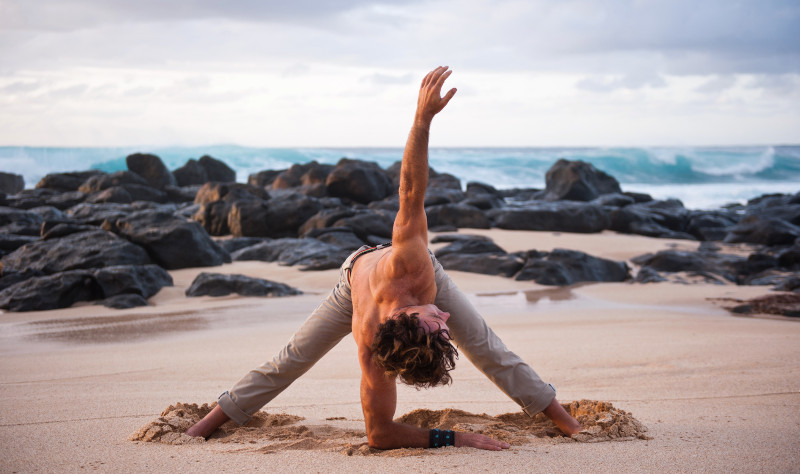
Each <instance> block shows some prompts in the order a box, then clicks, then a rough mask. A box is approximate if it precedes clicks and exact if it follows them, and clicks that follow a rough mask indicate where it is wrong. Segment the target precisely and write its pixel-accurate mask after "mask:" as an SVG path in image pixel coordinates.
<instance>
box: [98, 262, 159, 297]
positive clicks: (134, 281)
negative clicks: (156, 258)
mask: <svg viewBox="0 0 800 474" xmlns="http://www.w3.org/2000/svg"><path fill="white" fill-rule="evenodd" d="M94 278H95V280H97V284H98V285H99V286H100V289H101V290H103V296H104V297H105V298H110V297H113V296H118V295H123V294H136V295H139V296H141V297H143V298H144V299H147V298H150V297H151V296H153V295H155V294H156V293H158V292H159V290H161V288H163V287H165V286H172V277H171V276H170V274H169V273H167V271H166V270H164V269H163V268H161V267H159V266H158V265H116V266H108V267H104V268H100V269H98V270H95V271H94Z"/></svg>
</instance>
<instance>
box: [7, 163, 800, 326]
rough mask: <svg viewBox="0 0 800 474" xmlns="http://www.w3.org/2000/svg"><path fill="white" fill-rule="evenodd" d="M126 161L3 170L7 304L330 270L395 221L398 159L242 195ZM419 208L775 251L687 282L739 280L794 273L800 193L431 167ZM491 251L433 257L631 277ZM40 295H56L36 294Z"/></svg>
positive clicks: (517, 223) (498, 269)
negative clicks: (635, 186)
mask: <svg viewBox="0 0 800 474" xmlns="http://www.w3.org/2000/svg"><path fill="white" fill-rule="evenodd" d="M126 163H127V168H128V169H127V170H126V171H119V172H116V173H104V172H101V171H97V170H90V171H79V172H70V173H54V174H50V175H47V176H45V177H44V178H42V180H41V181H40V182H39V183H38V184H37V185H36V188H35V189H23V188H24V183H22V181H21V177H18V176H15V175H9V174H8V173H0V254H2V255H3V256H2V274H1V275H0V308H5V309H11V310H16V311H23V310H30V309H49V308H60V307H66V306H70V305H72V304H73V303H75V302H77V301H85V300H102V301H103V302H104V303H105V304H108V305H109V306H113V307H122V306H125V305H129V306H130V305H135V304H144V302H145V301H144V300H145V299H146V298H147V297H149V296H150V295H152V294H153V293H154V292H155V291H158V288H155V286H157V285H159V284H160V285H162V286H163V285H168V284H171V283H170V281H169V280H168V279H167V278H164V274H163V273H159V274H158V275H160V276H157V275H156V273H157V272H159V271H163V270H164V269H167V270H169V269H178V268H187V267H209V266H216V265H221V264H222V263H226V262H230V261H232V260H262V261H268V262H279V263H281V264H283V265H299V266H300V267H301V269H304V270H320V269H330V268H336V267H338V266H339V265H340V264H341V262H342V261H343V260H344V259H345V258H346V256H347V255H348V254H349V253H350V252H352V251H353V250H355V249H357V248H358V247H360V246H361V245H364V244H377V243H381V242H386V241H388V240H390V239H391V234H392V225H393V222H394V218H395V215H396V213H397V210H398V209H399V200H398V195H397V188H398V183H399V174H400V163H399V162H397V163H395V164H394V165H392V166H390V167H388V168H386V169H384V168H381V167H380V166H379V165H377V164H376V163H372V162H365V161H360V160H354V159H347V158H343V159H342V160H340V161H339V162H338V163H337V164H336V165H328V164H320V163H317V162H310V163H306V164H297V165H293V166H292V167H290V168H288V169H283V170H266V171H261V172H259V173H255V174H252V175H250V177H249V179H248V182H247V183H237V182H236V181H235V179H236V174H235V172H234V171H233V170H231V169H230V168H229V167H228V166H227V165H226V164H225V163H223V162H221V161H219V160H216V159H214V158H212V157H209V156H204V157H202V158H200V159H199V160H189V161H188V162H187V163H186V164H185V165H184V166H182V167H181V168H178V169H176V170H173V171H170V170H169V169H167V167H166V166H165V165H164V164H163V162H162V161H161V160H160V159H159V158H158V157H157V156H155V155H148V154H134V155H130V156H128V157H127V159H126ZM425 210H426V213H427V218H428V225H429V228H430V229H431V230H434V231H453V230H457V229H460V228H490V227H497V228H503V229H519V230H542V231H563V232H599V231H602V230H613V231H617V232H624V233H635V234H641V235H647V236H652V237H668V238H682V239H692V240H701V241H708V242H713V241H722V242H728V243H735V242H747V243H751V244H757V245H760V246H762V247H763V248H764V249H766V250H764V251H761V252H760V253H759V255H765V256H766V257H762V256H759V257H753V262H752V264H749V263H748V264H741V263H737V264H735V265H734V264H730V263H722V262H721V260H725V259H726V258H727V257H724V258H723V257H719V255H717V256H714V257H712V256H710V255H712V254H713V253H712V252H708V251H703V252H698V253H697V255H696V258H698V259H705V260H707V261H709V262H711V263H710V264H709V265H712V264H713V265H716V266H717V267H715V270H714V271H713V272H711V271H708V270H691V271H707V272H710V273H714V274H715V275H716V274H718V275H720V276H721V278H723V279H725V280H727V281H734V282H736V283H741V284H763V283H754V282H763V281H765V280H764V279H765V278H766V279H770V278H772V280H771V281H777V280H778V279H780V278H782V277H784V276H785V273H787V272H796V267H795V265H796V264H795V263H793V262H794V260H792V258H794V257H792V255H796V254H797V252H798V250H797V247H798V244H797V243H796V242H797V241H798V238H800V227H798V226H800V193H798V194H795V195H767V196H762V197H760V198H757V199H754V200H751V201H750V202H748V204H747V205H745V206H728V207H726V208H723V209H719V210H714V211H697V210H688V209H685V208H684V207H683V205H682V203H681V202H680V201H677V200H663V201H660V200H654V199H652V197H650V196H648V195H645V194H638V193H629V192H622V190H621V189H620V186H619V183H618V182H617V181H616V179H614V178H613V177H611V176H609V175H607V174H606V173H603V172H602V171H599V170H597V169H596V168H594V167H593V166H592V165H591V164H588V163H584V162H580V161H567V160H559V161H558V162H556V163H555V164H554V165H553V167H552V168H551V169H550V170H549V171H548V173H547V176H546V187H545V189H534V188H527V189H511V190H499V189H496V188H495V187H493V186H491V185H488V184H484V183H477V182H470V183H467V185H466V187H465V189H462V185H461V182H460V181H459V180H458V179H457V178H456V177H454V176H452V175H449V174H446V173H437V172H436V171H435V170H433V169H431V170H430V178H429V186H428V189H427V193H426V197H425ZM490 244H491V242H488V243H487V242H486V241H475V240H474V239H473V240H472V241H466V240H458V239H455V240H454V241H453V242H452V243H451V245H450V246H448V247H445V248H443V249H440V250H439V252H438V254H439V257H440V260H441V261H442V263H443V265H444V266H445V268H448V269H458V270H465V271H478V272H482V273H491V274H499V275H504V276H507V277H514V278H516V279H518V280H533V281H537V282H539V283H542V284H553V285H565V284H570V283H574V282H578V281H622V280H625V279H628V278H630V271H629V268H628V267H627V266H626V265H625V263H624V262H611V261H608V260H603V259H598V258H596V257H592V256H589V255H586V254H582V253H580V252H574V251H570V250H554V251H552V252H549V253H544V252H538V251H536V250H530V251H528V252H522V253H519V252H517V253H512V254H509V253H506V252H505V251H503V250H502V249H500V248H499V247H497V246H494V247H492V245H493V244H491V245H490ZM448 248H449V250H448ZM656 257H658V256H655V257H654V258H655V260H654V261H658V258H656ZM662 257H663V256H662ZM715 259H716V260H715ZM654 261H650V260H647V259H645V258H644V257H642V259H641V260H640V261H637V262H638V263H639V264H640V265H642V268H643V270H642V271H640V272H639V273H638V275H637V279H638V281H654V280H657V279H658V278H661V277H662V276H661V273H663V272H669V271H671V270H665V269H663V267H661V266H659V265H658V264H655V263H653V262H654ZM748 261H749V259H748ZM787 262H789V263H787ZM767 264H772V265H773V266H772V267H767V266H765V265H767ZM692 265H694V264H692ZM731 265H733V266H731ZM110 267H113V268H128V269H129V270H125V271H127V272H129V273H131V274H136V275H139V274H143V273H146V271H152V272H154V273H153V275H151V276H150V277H148V279H147V281H148V282H151V283H152V282H156V283H152V284H150V283H148V284H147V285H145V284H142V285H140V286H139V287H137V288H138V289H135V288H134V287H135V286H136V285H128V284H122V285H119V288H116V289H115V288H109V285H108V283H107V281H106V280H107V277H106V276H98V271H99V270H100V269H105V268H110ZM692 268H694V267H692ZM718 268H721V269H723V270H724V271H723V270H719V271H720V272H722V273H718V272H717V269H718ZM756 268H757V269H758V270H757V271H756V270H754V269H756ZM156 269H158V270H156ZM125 271H123V270H120V273H124V272H125ZM769 271H772V272H773V273H772V274H768V273H764V272H769ZM70 272H72V273H70ZM715 272H717V273H715ZM104 275H105V274H104ZM648 275H649V276H648ZM167 277H168V275H167ZM784 279H785V278H784ZM159 288H160V287H159ZM40 293H48V295H49V296H48V298H44V297H42V298H37V297H36V296H35V295H36V294H40ZM32 295H33V296H32ZM131 295H133V296H131ZM137 296H138V298H137Z"/></svg>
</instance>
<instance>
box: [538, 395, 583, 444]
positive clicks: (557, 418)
mask: <svg viewBox="0 0 800 474" xmlns="http://www.w3.org/2000/svg"><path fill="white" fill-rule="evenodd" d="M544 414H545V415H547V417H548V418H550V419H551V420H553V423H555V424H556V426H557V427H558V429H560V430H561V431H562V432H563V433H564V434H565V435H567V436H570V435H574V434H577V433H578V432H580V430H581V429H582V428H581V424H580V423H578V420H576V419H575V418H573V417H572V415H570V414H569V413H567V410H565V409H564V407H562V406H561V404H560V403H558V400H556V399H555V398H554V399H553V401H552V402H550V405H548V406H547V408H545V409H544Z"/></svg>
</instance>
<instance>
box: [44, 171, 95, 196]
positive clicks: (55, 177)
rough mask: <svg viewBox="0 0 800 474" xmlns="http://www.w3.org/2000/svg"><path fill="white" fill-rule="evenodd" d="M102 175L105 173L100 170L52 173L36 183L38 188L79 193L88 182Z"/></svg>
mask: <svg viewBox="0 0 800 474" xmlns="http://www.w3.org/2000/svg"><path fill="white" fill-rule="evenodd" d="M102 174H105V173H104V172H102V171H100V170H89V171H71V172H67V173H51V174H48V175H46V176H45V177H44V178H42V179H40V180H39V182H38V183H36V187H37V188H47V189H53V190H55V191H60V192H70V191H77V190H78V188H80V187H81V185H82V184H83V183H85V182H86V180H88V179H89V178H91V177H93V176H98V175H102Z"/></svg>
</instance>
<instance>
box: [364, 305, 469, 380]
mask: <svg viewBox="0 0 800 474" xmlns="http://www.w3.org/2000/svg"><path fill="white" fill-rule="evenodd" d="M445 335H446V337H444V336H445ZM449 339H450V333H449V332H448V331H447V330H446V329H440V330H438V331H432V332H430V333H426V332H424V331H421V330H420V326H419V318H418V317H417V313H412V314H410V315H409V314H407V313H400V314H398V315H397V316H396V317H394V318H391V319H388V320H387V321H386V322H384V323H383V324H381V325H379V326H378V332H377V333H376V334H375V340H374V341H373V343H372V347H371V349H372V354H373V355H372V359H373V360H374V361H375V364H377V365H378V367H380V368H381V369H383V370H384V371H385V372H386V375H389V376H397V377H399V378H400V380H401V381H402V382H403V383H405V384H408V385H413V386H415V387H417V388H429V387H435V386H437V385H447V384H449V383H450V382H452V381H453V378H452V377H450V374H449V372H450V371H451V370H453V369H454V368H455V366H456V361H455V360H456V359H457V358H458V351H457V350H456V348H455V347H454V346H453V344H451V343H450V341H449Z"/></svg>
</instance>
